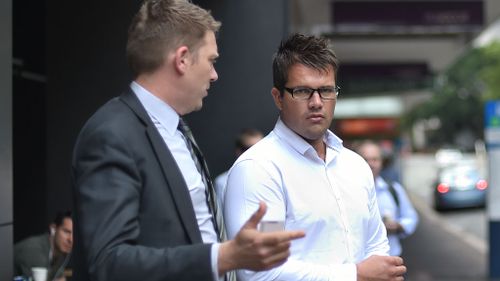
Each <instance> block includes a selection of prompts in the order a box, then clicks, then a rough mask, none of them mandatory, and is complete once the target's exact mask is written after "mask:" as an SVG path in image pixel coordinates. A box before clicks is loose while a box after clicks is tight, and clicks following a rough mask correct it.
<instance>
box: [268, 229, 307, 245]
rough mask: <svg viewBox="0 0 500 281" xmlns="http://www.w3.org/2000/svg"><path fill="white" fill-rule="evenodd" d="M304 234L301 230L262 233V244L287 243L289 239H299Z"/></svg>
mask: <svg viewBox="0 0 500 281" xmlns="http://www.w3.org/2000/svg"><path fill="white" fill-rule="evenodd" d="M304 236H306V234H305V232H304V231H301V230H294V231H275V232H268V233H262V244H264V245H266V246H274V245H277V244H289V243H290V241H291V240H295V239H299V238H302V237H304Z"/></svg>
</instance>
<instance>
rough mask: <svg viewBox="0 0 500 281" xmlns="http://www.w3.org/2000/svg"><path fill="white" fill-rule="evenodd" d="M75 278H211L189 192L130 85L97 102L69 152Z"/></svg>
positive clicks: (150, 280) (152, 280)
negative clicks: (100, 104)
mask: <svg viewBox="0 0 500 281" xmlns="http://www.w3.org/2000/svg"><path fill="white" fill-rule="evenodd" d="M72 167H73V180H74V206H75V214H74V222H75V227H74V228H75V229H74V235H75V237H74V250H73V255H74V262H75V263H74V269H73V277H74V278H73V279H74V280H102V281H111V280H123V281H125V280H131V281H132V280H133V281H138V280H148V281H156V280H175V281H179V280H189V281H195V280H212V279H213V278H212V270H211V265H210V245H209V244H203V243H202V239H201V234H200V231H199V228H198V224H197V221H196V217H195V213H194V209H193V205H192V202H191V197H190V195H189V191H188V189H187V186H186V183H185V181H184V178H183V177H182V174H181V172H180V170H179V168H178V166H177V164H176V162H175V160H174V158H173V156H172V154H171V153H170V151H169V149H168V147H167V145H165V142H164V141H163V139H162V137H161V136H160V134H159V133H158V131H157V129H156V128H155V126H154V125H153V123H152V121H151V119H150V118H149V116H148V114H147V113H146V111H145V109H144V107H143V106H142V104H141V103H140V102H139V100H138V99H137V97H136V96H135V94H134V93H133V92H132V90H130V89H128V91H127V92H126V93H124V94H123V95H121V96H120V97H117V98H114V99H112V100H110V101H109V102H108V103H106V104H105V105H104V106H102V107H101V108H100V109H99V110H98V111H97V112H96V113H95V114H94V115H93V116H92V117H91V118H90V119H89V120H88V121H87V123H86V124H85V126H84V127H83V129H82V131H81V132H80V135H79V136H78V139H77V142H76V145H75V149H74V152H73V162H72Z"/></svg>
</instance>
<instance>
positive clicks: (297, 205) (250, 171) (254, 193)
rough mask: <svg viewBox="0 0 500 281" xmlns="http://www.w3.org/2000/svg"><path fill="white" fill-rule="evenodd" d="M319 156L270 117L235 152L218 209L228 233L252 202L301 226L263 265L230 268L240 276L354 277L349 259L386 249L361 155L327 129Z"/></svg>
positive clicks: (231, 233)
mask: <svg viewBox="0 0 500 281" xmlns="http://www.w3.org/2000/svg"><path fill="white" fill-rule="evenodd" d="M324 142H325V143H326V145H327V151H326V160H325V161H323V160H322V159H321V158H320V157H319V156H318V154H317V153H316V151H315V150H314V148H313V147H312V146H311V145H310V144H309V143H307V142H306V141H305V140H303V139H302V138H301V137H300V136H299V135H297V134H296V133H295V132H293V131H292V130H290V129H289V128H288V127H286V126H285V124H284V123H283V122H282V121H281V120H280V119H278V122H277V124H276V126H275V128H274V130H273V131H272V132H271V133H270V134H269V135H267V136H266V137H265V138H264V139H263V140H261V141H260V142H259V143H257V144H256V145H254V146H252V147H251V148H250V149H248V150H247V151H246V152H245V153H244V154H242V155H241V156H240V157H239V158H238V160H236V162H235V164H234V165H233V167H232V168H231V170H230V172H229V177H228V181H227V186H226V196H225V200H224V206H225V207H224V214H225V221H226V227H227V230H228V234H229V237H233V236H235V235H236V233H237V232H238V230H239V229H240V227H241V226H242V225H243V224H244V223H245V222H246V221H247V220H248V218H249V217H250V216H251V214H252V213H254V212H255V210H256V209H257V208H258V204H259V202H260V201H264V202H265V203H266V204H267V213H266V214H265V216H264V218H263V220H264V221H265V220H271V221H272V220H278V221H284V222H285V229H287V230H304V231H305V232H306V236H305V237H304V238H302V239H297V240H294V241H293V242H292V246H291V256H290V257H289V258H288V260H287V262H285V263H284V264H283V265H281V266H279V267H277V268H274V269H272V270H269V271H263V272H253V271H249V270H240V271H238V277H239V278H241V279H240V280H308V281H312V280H342V281H349V280H352V281H354V280H356V278H357V277H356V266H355V264H356V263H357V262H359V261H361V260H363V259H365V258H367V257H369V256H371V255H387V254H388V252H389V245H388V242H387V236H386V230H385V227H384V224H383V223H382V220H381V217H380V213H379V209H378V205H377V197H376V194H375V187H374V183H373V175H372V173H371V170H370V168H369V167H368V165H367V164H366V162H365V161H364V160H363V159H362V158H361V157H360V156H359V155H357V154H356V153H354V152H352V151H351V150H349V149H347V148H344V147H343V146H342V141H341V140H340V139H339V138H338V137H336V136H335V135H334V134H333V133H332V132H331V131H327V133H326V134H325V137H324Z"/></svg>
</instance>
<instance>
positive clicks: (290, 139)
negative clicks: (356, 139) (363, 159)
mask: <svg viewBox="0 0 500 281" xmlns="http://www.w3.org/2000/svg"><path fill="white" fill-rule="evenodd" d="M274 132H275V133H276V135H278V137H279V138H280V139H282V140H283V141H284V142H286V143H288V144H289V145H290V146H291V147H292V148H293V149H295V150H296V151H297V152H299V153H300V154H305V153H306V152H307V151H308V150H314V148H313V147H312V146H311V145H310V144H309V143H308V142H307V141H305V140H304V139H303V138H302V137H301V136H299V135H298V134H297V133H295V132H294V131H292V130H291V129H290V128H288V127H287V126H286V125H285V123H283V121H282V120H281V118H278V122H276V126H275V127H274ZM323 141H324V142H325V143H326V145H327V146H328V147H329V148H331V149H333V150H335V151H336V152H339V151H340V150H341V149H342V147H343V146H342V140H341V139H340V138H339V137H337V136H336V135H335V134H334V133H333V132H332V131H330V130H327V131H326V132H325V135H324V136H323Z"/></svg>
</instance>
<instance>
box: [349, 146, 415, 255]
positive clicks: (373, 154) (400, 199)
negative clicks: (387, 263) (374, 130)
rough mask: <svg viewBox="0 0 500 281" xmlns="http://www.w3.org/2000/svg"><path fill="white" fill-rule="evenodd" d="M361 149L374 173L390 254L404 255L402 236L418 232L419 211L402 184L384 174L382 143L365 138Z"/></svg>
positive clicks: (359, 151) (361, 153)
mask: <svg viewBox="0 0 500 281" xmlns="http://www.w3.org/2000/svg"><path fill="white" fill-rule="evenodd" d="M357 152H358V153H359V154H360V155H361V156H362V157H363V158H364V159H365V160H366V162H367V163H368V165H369V166H370V168H371V170H372V173H373V178H374V181H375V188H376V190H377V201H378V207H379V210H380V214H381V215H382V219H383V221H384V224H385V228H386V229H387V235H388V239H389V246H390V254H391V255H395V256H400V255H401V254H402V248H401V243H400V239H402V238H405V237H407V236H409V235H411V234H413V232H415V229H416V228H417V225H418V214H417V212H416V211H415V208H413V205H412V203H411V201H410V200H409V198H408V195H407V194H406V191H405V189H404V188H403V187H402V186H401V184H400V183H398V182H396V181H392V180H390V179H386V178H384V177H382V176H381V175H380V171H381V170H382V163H383V159H382V151H381V147H380V146H379V145H378V144H377V143H375V142H373V141H364V142H362V143H361V144H360V145H359V147H358V149H357Z"/></svg>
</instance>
